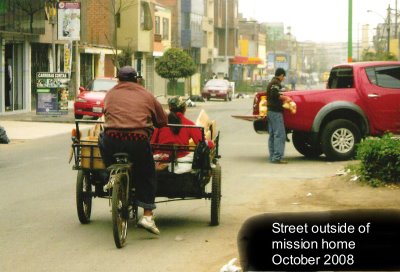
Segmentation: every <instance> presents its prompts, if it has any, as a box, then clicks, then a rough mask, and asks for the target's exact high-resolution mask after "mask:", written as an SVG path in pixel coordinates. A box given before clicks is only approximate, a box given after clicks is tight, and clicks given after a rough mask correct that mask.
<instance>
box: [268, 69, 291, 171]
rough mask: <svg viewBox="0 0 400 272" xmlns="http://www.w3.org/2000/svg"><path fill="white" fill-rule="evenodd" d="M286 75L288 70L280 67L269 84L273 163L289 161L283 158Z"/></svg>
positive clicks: (271, 159)
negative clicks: (282, 90)
mask: <svg viewBox="0 0 400 272" xmlns="http://www.w3.org/2000/svg"><path fill="white" fill-rule="evenodd" d="M285 77H286V72H285V70H284V69H283V68H278V69H276V71H275V77H274V78H272V80H271V81H270V83H269V84H268V86H267V109H268V112H267V120H268V132H269V139H268V150H269V159H270V161H271V162H272V163H279V164H282V163H287V161H285V160H283V155H284V152H285V141H286V131H285V124H284V121H283V107H282V104H283V103H282V97H281V96H282V95H281V93H280V91H281V89H282V85H281V83H282V81H283V80H284V79H285Z"/></svg>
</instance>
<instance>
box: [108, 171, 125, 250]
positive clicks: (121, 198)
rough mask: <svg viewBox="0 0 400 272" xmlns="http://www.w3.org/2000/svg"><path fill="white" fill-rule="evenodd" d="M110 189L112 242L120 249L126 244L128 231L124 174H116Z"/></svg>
mask: <svg viewBox="0 0 400 272" xmlns="http://www.w3.org/2000/svg"><path fill="white" fill-rule="evenodd" d="M114 179H115V180H114V185H113V188H112V223H113V235H114V242H115V245H116V247H117V248H122V247H123V246H124V245H125V242H126V236H127V230H128V219H129V212H128V205H129V202H128V194H127V192H128V191H127V181H128V180H127V176H126V174H122V173H119V174H116V176H115V177H114Z"/></svg>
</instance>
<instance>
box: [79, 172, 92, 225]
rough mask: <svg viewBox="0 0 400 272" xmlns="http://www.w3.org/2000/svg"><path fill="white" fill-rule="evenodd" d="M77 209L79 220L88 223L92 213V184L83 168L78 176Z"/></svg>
mask: <svg viewBox="0 0 400 272" xmlns="http://www.w3.org/2000/svg"><path fill="white" fill-rule="evenodd" d="M76 210H77V212H78V218H79V221H80V222H81V223H82V224H88V223H89V222H90V215H91V213H92V185H91V184H90V181H89V178H88V174H87V173H85V172H84V171H82V170H79V171H78V176H77V178H76Z"/></svg>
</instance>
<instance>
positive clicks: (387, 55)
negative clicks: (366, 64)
mask: <svg viewBox="0 0 400 272" xmlns="http://www.w3.org/2000/svg"><path fill="white" fill-rule="evenodd" d="M362 60H363V61H373V60H396V57H395V56H394V55H393V53H392V52H387V51H381V50H379V51H377V52H371V51H369V50H368V49H364V50H363V52H362Z"/></svg>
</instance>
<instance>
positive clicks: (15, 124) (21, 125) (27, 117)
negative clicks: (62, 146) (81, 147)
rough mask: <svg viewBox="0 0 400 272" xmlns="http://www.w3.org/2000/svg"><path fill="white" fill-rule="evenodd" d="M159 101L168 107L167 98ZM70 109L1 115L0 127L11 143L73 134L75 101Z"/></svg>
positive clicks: (70, 105) (70, 104) (85, 126)
mask: <svg viewBox="0 0 400 272" xmlns="http://www.w3.org/2000/svg"><path fill="white" fill-rule="evenodd" d="M157 99H158V101H159V102H160V103H161V104H162V105H163V106H165V107H166V105H167V100H166V98H164V97H157ZM68 108H69V109H68V114H63V115H58V116H47V115H38V114H36V110H33V111H31V112H26V113H15V114H8V115H0V126H2V127H4V129H5V130H6V133H7V136H8V138H9V139H10V140H11V142H13V140H29V139H37V138H43V137H48V136H54V135H59V134H63V133H71V131H72V129H73V128H75V116H74V109H73V101H70V103H69V105H68ZM84 119H87V120H90V117H89V116H85V117H84ZM92 126H93V125H86V124H85V125H80V126H79V127H82V128H90V127H92Z"/></svg>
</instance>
